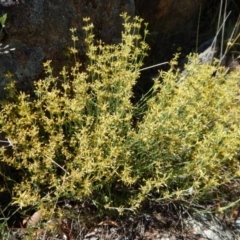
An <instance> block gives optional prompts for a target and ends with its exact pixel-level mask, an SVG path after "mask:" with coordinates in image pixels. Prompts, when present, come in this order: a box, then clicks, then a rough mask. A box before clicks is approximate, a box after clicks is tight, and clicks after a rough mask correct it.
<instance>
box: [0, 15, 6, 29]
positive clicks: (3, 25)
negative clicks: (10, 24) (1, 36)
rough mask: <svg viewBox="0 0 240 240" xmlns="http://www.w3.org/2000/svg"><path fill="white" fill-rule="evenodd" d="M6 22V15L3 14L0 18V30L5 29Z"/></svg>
mask: <svg viewBox="0 0 240 240" xmlns="http://www.w3.org/2000/svg"><path fill="white" fill-rule="evenodd" d="M6 20H7V14H6V13H5V14H4V15H3V16H2V17H0V23H1V25H2V28H4V27H5V22H6Z"/></svg>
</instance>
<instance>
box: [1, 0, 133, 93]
mask: <svg viewBox="0 0 240 240" xmlns="http://www.w3.org/2000/svg"><path fill="white" fill-rule="evenodd" d="M18 2H19V4H17V3H18ZM0 10H1V12H2V13H7V20H6V23H5V28H4V29H2V30H3V31H2V34H1V39H2V42H3V46H4V45H7V44H9V46H11V47H12V48H15V49H16V50H15V51H13V52H10V53H8V54H4V55H0V81H1V82H3V81H4V74H6V73H7V72H11V73H12V74H14V77H15V78H16V79H17V80H18V81H21V82H22V83H21V88H23V89H25V88H26V89H27V88H28V86H29V82H31V81H32V80H33V79H35V78H38V77H39V76H41V74H42V71H43V67H42V62H43V61H45V60H48V59H51V60H52V63H53V64H52V65H53V68H54V70H55V72H58V71H59V70H60V69H61V67H62V66H63V65H67V64H70V61H71V59H70V57H69V56H68V53H69V51H68V47H71V46H72V45H71V44H72V42H71V32H70V31H69V29H70V28H76V29H77V35H78V37H79V42H78V45H77V48H78V49H79V58H81V56H82V55H84V37H85V36H84V32H83V31H82V27H83V17H87V16H88V17H90V18H91V21H92V22H93V23H94V25H95V34H96V36H97V37H98V38H101V39H103V41H105V42H113V41H116V40H117V39H119V38H120V35H121V29H122V21H121V18H120V16H119V15H120V13H121V12H124V11H125V12H127V13H128V14H130V15H132V16H133V15H134V13H135V6H134V1H133V0H111V1H102V0H81V1H80V0H61V1H59V0H48V1H44V0H24V1H23V0H19V1H13V0H1V2H0ZM4 82H5V81H4ZM2 85H3V84H2ZM25 85H26V86H25Z"/></svg>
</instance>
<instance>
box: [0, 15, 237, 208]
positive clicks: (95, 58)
mask: <svg viewBox="0 0 240 240" xmlns="http://www.w3.org/2000/svg"><path fill="white" fill-rule="evenodd" d="M123 19H124V23H123V26H124V31H123V32H122V42H121V43H119V44H116V45H107V44H104V43H103V42H101V41H99V42H98V43H97V44H94V35H93V33H92V30H93V25H92V24H91V23H90V22H89V19H85V21H86V23H87V24H86V27H85V28H84V30H85V32H86V35H87V37H86V46H87V49H88V50H87V56H88V58H89V63H88V67H87V69H86V71H83V72H81V71H80V70H79V66H80V64H79V63H78V62H76V64H75V66H73V67H72V69H71V71H70V72H67V70H66V69H65V68H63V70H62V72H61V74H60V75H59V76H58V77H54V76H53V75H52V69H51V67H50V61H48V62H46V63H45V64H44V66H45V70H46V74H47V77H46V78H45V79H43V80H39V81H37V82H36V83H35V86H36V89H35V96H34V97H30V96H28V95H26V94H25V93H23V92H21V93H20V94H19V95H18V96H17V100H16V101H13V102H11V103H10V102H8V103H6V102H5V103H4V104H3V106H2V111H1V113H0V125H1V129H2V132H4V134H5V135H6V140H7V143H8V145H7V146H5V147H3V148H1V151H0V156H1V160H2V161H3V162H4V163H5V164H7V165H9V166H12V167H14V168H16V169H19V171H20V172H21V181H20V182H17V183H15V184H14V187H13V194H14V195H13V197H14V198H13V199H14V203H15V204H18V205H19V206H20V207H24V206H28V205H35V204H37V205H40V206H42V207H43V208H46V207H49V206H51V205H52V206H54V205H55V203H56V201H57V199H58V198H59V197H74V198H77V199H83V198H89V199H91V200H92V201H93V202H94V203H95V204H96V205H98V206H105V207H107V208H114V209H118V210H119V211H122V210H123V209H131V210H134V209H136V208H138V207H139V206H140V205H141V203H142V202H143V201H144V200H145V199H148V198H151V199H155V200H156V199H172V200H173V199H185V200H186V199H189V198H190V199H192V200H191V201H193V200H199V199H204V198H205V197H209V196H214V193H215V191H219V189H220V188H221V186H223V185H226V184H228V183H230V182H232V181H237V182H238V181H239V177H240V168H239V160H238V159H237V154H238V152H239V147H240V129H239V118H240V108H239V78H240V73H239V72H231V73H229V74H227V73H226V70H225V68H223V67H219V66H218V64H217V62H216V63H214V64H213V65H208V64H202V65H200V64H199V63H198V61H197V57H196V56H195V57H194V56H193V57H190V60H189V64H188V65H187V66H186V71H185V73H184V74H181V73H179V72H178V71H176V70H175V65H176V59H174V60H173V61H172V62H171V68H170V70H169V71H167V72H165V71H163V72H161V73H160V76H159V79H155V81H154V86H153V88H152V91H151V93H150V94H149V95H148V100H147V101H146V102H144V101H143V102H141V104H136V105H133V104H132V102H131V98H132V97H133V89H132V88H133V86H134V85H135V83H136V80H137V78H138V77H139V74H140V72H139V69H140V67H141V66H142V60H143V58H144V57H145V56H146V51H147V49H148V46H147V44H146V43H145V35H146V34H147V30H146V29H145V31H144V37H143V38H142V37H141V36H140V34H139V31H140V27H141V22H142V20H141V19H139V18H138V17H135V18H134V19H133V20H131V21H130V19H129V17H128V16H127V15H125V14H123ZM72 32H73V41H77V37H76V36H74V33H75V30H74V29H72ZM72 52H73V53H76V49H75V48H72ZM144 104H145V106H144V107H141V108H139V109H138V107H139V106H142V105H144ZM143 109H144V113H142V112H141V114H143V116H144V117H143V119H142V120H141V121H139V122H133V119H134V117H135V114H138V111H143ZM5 180H6V182H8V181H7V180H8V178H7V177H6V179H5ZM219 195H220V197H221V194H219Z"/></svg>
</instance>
